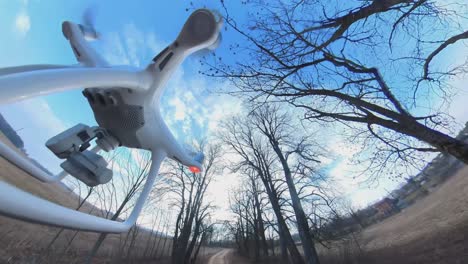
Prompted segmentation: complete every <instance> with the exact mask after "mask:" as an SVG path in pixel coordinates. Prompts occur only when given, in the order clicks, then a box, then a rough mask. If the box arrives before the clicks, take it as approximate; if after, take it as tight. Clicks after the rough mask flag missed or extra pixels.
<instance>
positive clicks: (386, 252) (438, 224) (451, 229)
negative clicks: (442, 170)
mask: <svg viewBox="0 0 468 264" xmlns="http://www.w3.org/2000/svg"><path fill="white" fill-rule="evenodd" d="M357 238H358V239H357V240H358V241H359V244H360V247H361V249H362V251H361V252H360V251H359V250H358V247H357V245H356V244H355V243H354V242H353V241H352V240H348V241H347V242H345V243H340V244H339V246H335V247H333V248H332V249H330V250H325V249H321V255H322V259H323V260H324V262H323V263H466V260H467V259H468V167H464V168H463V169H461V170H460V171H458V172H457V173H456V174H455V175H454V176H453V177H451V178H449V179H448V180H447V181H446V182H444V183H443V184H442V185H441V186H439V187H438V188H437V189H436V190H434V192H433V193H431V194H430V195H428V196H426V197H424V198H423V199H421V200H419V201H417V202H416V203H415V204H413V205H412V206H410V207H408V208H406V209H405V210H403V211H402V212H401V213H399V214H396V215H394V216H392V217H390V218H388V219H385V220H384V221H382V222H380V223H377V224H375V225H372V226H370V227H368V228H366V229H364V230H363V231H362V232H361V233H359V234H357Z"/></svg>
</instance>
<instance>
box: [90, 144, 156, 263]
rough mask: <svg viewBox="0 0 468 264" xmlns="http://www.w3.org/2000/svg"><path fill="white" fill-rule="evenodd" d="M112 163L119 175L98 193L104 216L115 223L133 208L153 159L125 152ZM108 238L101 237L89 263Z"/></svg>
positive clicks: (103, 235)
mask: <svg viewBox="0 0 468 264" xmlns="http://www.w3.org/2000/svg"><path fill="white" fill-rule="evenodd" d="M111 163H112V165H111V166H118V168H116V169H115V170H114V171H118V172H119V173H118V174H119V175H115V176H114V178H113V179H112V180H111V182H110V183H108V184H106V185H104V186H99V187H97V189H96V192H97V196H98V198H99V200H100V201H101V206H100V207H101V208H102V209H104V210H103V213H104V216H105V217H108V218H109V217H110V219H111V220H114V221H115V220H118V219H119V217H120V216H122V215H123V214H125V213H126V212H127V210H128V209H129V208H131V205H132V201H133V200H134V199H133V198H134V197H136V195H137V194H138V192H139V191H140V189H141V187H142V186H143V184H144V182H145V179H146V177H147V175H148V172H149V168H150V165H151V158H150V153H148V152H131V151H128V150H125V151H121V152H120V154H119V156H117V157H115V158H114V159H112V160H111ZM117 177H118V179H116V178H117ZM135 232H136V231H135ZM106 237H107V233H102V234H100V235H99V237H98V240H97V241H96V242H95V244H94V246H93V248H92V250H91V251H90V253H89V254H88V256H87V262H88V263H90V262H91V261H92V259H93V257H94V256H95V255H96V253H97V252H98V250H99V248H100V247H101V245H102V243H103V242H104V240H105V238H106Z"/></svg>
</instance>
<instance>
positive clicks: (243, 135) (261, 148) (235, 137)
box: [220, 117, 304, 263]
mask: <svg viewBox="0 0 468 264" xmlns="http://www.w3.org/2000/svg"><path fill="white" fill-rule="evenodd" d="M220 138H221V139H222V141H223V142H224V143H225V144H226V145H227V146H228V147H229V148H230V149H231V151H233V152H234V153H235V154H237V155H239V156H240V157H241V160H240V161H239V162H234V163H233V164H232V169H233V170H234V171H238V170H244V171H245V170H247V171H248V170H253V171H254V172H255V173H256V174H257V175H258V177H259V178H260V180H261V181H262V183H263V186H264V188H265V191H266V193H267V195H268V199H269V201H270V203H271V206H272V209H273V212H274V213H275V216H276V219H277V222H278V230H279V232H280V237H281V240H282V241H284V243H285V245H287V248H288V251H289V255H290V257H291V260H292V262H293V263H304V259H303V258H302V256H301V255H300V253H299V251H298V249H297V246H296V244H295V242H294V240H293V238H292V235H291V232H290V229H289V227H288V225H287V222H286V219H285V216H284V215H283V211H282V207H281V202H280V199H281V196H282V193H283V191H284V189H283V188H281V182H280V181H278V177H277V176H278V175H277V173H276V171H277V169H278V166H277V165H278V164H277V160H278V159H277V158H276V157H275V154H274V152H273V150H272V148H271V146H270V145H269V143H268V141H266V140H265V138H264V137H262V136H261V134H260V133H259V131H258V130H256V128H255V124H254V122H252V121H251V119H250V118H246V117H235V118H232V119H231V120H227V121H226V122H224V123H223V132H222V133H221V135H220Z"/></svg>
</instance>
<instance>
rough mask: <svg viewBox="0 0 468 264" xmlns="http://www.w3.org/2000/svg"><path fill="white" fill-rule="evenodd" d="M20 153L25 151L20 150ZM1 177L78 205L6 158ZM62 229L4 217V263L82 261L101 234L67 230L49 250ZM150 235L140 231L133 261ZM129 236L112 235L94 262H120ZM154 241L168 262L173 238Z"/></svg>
mask: <svg viewBox="0 0 468 264" xmlns="http://www.w3.org/2000/svg"><path fill="white" fill-rule="evenodd" d="M0 140H1V141H3V142H6V143H7V144H8V145H9V146H10V147H12V148H14V147H13V145H12V144H11V143H10V142H9V141H8V140H7V139H6V138H5V136H4V135H3V134H0ZM18 152H19V153H21V152H20V151H19V150H18ZM21 154H22V153H21ZM0 180H3V181H5V182H7V183H9V184H12V185H15V186H17V187H19V188H21V189H23V190H26V191H28V192H31V193H33V194H35V195H37V196H40V197H42V198H45V199H47V200H49V201H52V202H55V203H58V204H61V205H63V206H66V207H69V208H75V207H76V206H77V204H78V198H77V196H76V195H75V194H74V193H72V192H70V191H69V190H67V189H65V188H64V187H63V186H62V185H59V184H44V183H41V182H40V181H38V180H36V179H34V178H32V177H31V176H29V175H28V174H27V173H25V172H24V171H22V170H20V169H19V168H17V167H16V166H14V165H12V164H11V163H9V162H8V161H6V160H4V159H3V158H0ZM91 208H92V205H90V204H86V205H85V206H83V207H82V211H86V212H88V211H90V209H91ZM58 231H60V228H55V227H48V226H43V225H37V224H30V223H27V222H23V221H19V220H14V219H10V218H7V217H3V216H0V263H82V262H83V260H84V258H85V256H86V255H87V253H88V252H89V250H90V249H91V248H92V246H93V244H94V242H95V241H96V240H97V237H98V234H96V233H92V232H79V233H76V232H75V231H72V230H67V231H64V232H63V233H62V235H61V236H60V237H59V239H58V240H57V241H56V242H55V243H54V244H53V246H52V247H51V249H50V250H48V251H45V248H46V247H47V245H48V244H49V243H50V241H52V239H53V238H54V236H55V235H56V234H57V232H58ZM75 235H76V237H75V238H74V239H73V242H72V243H71V244H70V245H69V246H68V244H69V241H70V240H71V239H72V238H73V237H74V236H75ZM149 235H150V233H149V232H145V231H142V232H139V233H138V236H137V239H136V240H135V241H136V242H135V246H134V247H133V249H132V256H134V257H132V261H134V262H138V263H140V262H143V261H145V259H144V258H143V257H142V255H143V252H144V251H145V248H147V244H148V243H147V242H148V241H149ZM126 237H127V233H125V234H119V235H116V234H113V235H109V236H108V237H107V238H106V240H105V242H104V244H103V245H102V247H101V248H100V250H99V252H98V257H97V258H96V261H95V262H94V263H108V262H119V260H118V259H117V258H116V256H119V254H120V253H122V249H121V245H122V244H123V241H124V240H125V238H126ZM151 240H152V241H158V242H156V244H157V245H159V248H158V249H157V250H155V251H157V254H156V255H157V256H160V258H159V259H158V263H167V260H168V258H169V254H170V249H171V246H172V240H171V239H167V241H166V243H164V240H165V238H162V237H159V236H158V237H156V236H153V237H152V238H151ZM159 241H160V242H159ZM164 244H165V245H164ZM163 245H164V247H163ZM216 251H218V250H217V249H210V248H203V249H202V250H201V252H200V254H201V257H205V258H206V257H207V256H209V255H210V254H213V253H214V252H216ZM147 255H148V254H147ZM204 255H205V256H204ZM154 260H155V259H154V258H152V259H151V261H154ZM129 261H130V260H128V259H126V260H123V261H122V260H120V262H124V263H128V262H129ZM147 261H149V260H148V259H147Z"/></svg>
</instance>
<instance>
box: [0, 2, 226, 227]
mask: <svg viewBox="0 0 468 264" xmlns="http://www.w3.org/2000/svg"><path fill="white" fill-rule="evenodd" d="M219 25H220V21H218V20H217V18H216V17H215V15H214V14H213V13H212V12H210V11H209V10H206V9H199V10H196V11H195V12H193V13H192V14H191V16H190V17H189V18H188V20H187V21H186V23H185V24H184V26H183V28H182V31H181V32H180V33H179V35H178V37H177V39H176V40H175V41H174V42H173V43H172V44H170V45H169V46H168V47H167V48H165V49H164V50H163V51H161V52H160V53H159V54H158V55H157V56H156V57H155V58H154V59H153V61H152V62H151V63H150V64H149V65H148V66H147V67H146V68H145V69H141V70H140V69H130V68H116V67H111V66H109V65H108V64H107V62H106V61H105V60H104V59H102V58H101V57H100V56H99V54H97V53H96V52H95V51H94V50H93V49H91V48H90V47H89V46H88V45H87V39H94V38H96V37H97V36H98V34H97V33H96V31H95V30H94V29H93V28H89V27H87V26H83V25H78V24H74V23H71V22H64V23H63V25H62V32H63V34H64V36H65V37H66V38H67V39H68V40H69V42H70V45H71V47H72V49H73V52H74V54H75V56H76V57H77V59H78V61H79V62H80V65H79V66H58V65H32V66H20V67H12V68H6V69H0V88H3V89H0V93H1V94H2V95H3V96H0V102H12V101H16V100H21V99H25V98H30V97H34V96H39V95H45V94H50V93H54V92H60V91H65V90H69V89H76V88H79V87H83V88H85V89H84V90H83V95H84V96H85V97H86V98H87V100H88V102H89V104H90V106H91V109H92V110H93V113H94V117H95V119H96V122H97V123H98V125H99V126H98V127H89V126H86V125H82V124H79V125H77V126H74V127H72V128H70V129H69V130H67V131H64V132H63V133H61V134H59V135H57V136H56V137H53V138H52V139H50V140H49V141H48V142H47V143H46V145H47V147H48V148H49V149H50V150H51V151H53V152H54V153H55V154H56V155H57V157H59V158H61V159H65V162H64V163H62V165H61V166H62V168H63V169H64V170H65V171H66V172H68V173H69V174H71V175H72V176H74V177H76V178H78V179H79V180H81V181H82V182H84V183H86V184H87V185H89V186H95V185H98V184H104V183H106V182H107V181H109V180H110V179H111V178H112V171H110V170H109V169H107V168H106V165H107V164H106V163H105V161H104V160H103V159H102V157H100V156H99V155H98V154H96V153H95V152H97V151H98V150H100V149H103V150H105V151H111V150H113V149H114V148H116V147H119V146H125V147H129V148H138V149H145V150H149V151H151V152H152V164H151V168H150V171H149V173H148V174H149V175H148V179H147V182H146V184H145V186H144V188H143V190H142V192H141V194H140V197H139V198H138V200H137V202H136V204H135V207H134V209H133V211H132V213H131V214H130V216H129V218H128V219H127V220H126V221H125V222H115V221H110V220H106V219H102V218H99V217H95V216H91V215H87V214H84V213H81V212H77V211H74V210H71V209H67V208H64V207H61V206H59V205H56V204H53V203H50V202H48V201H45V200H42V199H40V198H37V197H35V196H32V195H30V194H27V193H24V192H22V191H20V190H18V189H16V188H14V187H12V186H9V185H7V184H5V183H0V201H1V202H0V213H1V214H5V215H9V216H12V217H15V218H20V219H24V220H28V221H32V222H39V223H45V224H49V225H56V226H62V227H65V228H73V229H82V230H90V231H98V232H109V233H112V232H124V231H126V230H128V229H129V228H130V227H131V226H132V225H133V224H134V223H135V221H136V219H137V217H138V215H139V214H140V212H141V209H142V207H143V204H144V202H145V200H146V198H147V197H148V195H149V192H150V191H151V188H152V185H153V183H154V180H155V177H156V175H157V174H158V171H159V167H160V164H161V162H162V161H163V160H164V159H165V157H169V158H171V159H174V160H176V161H178V162H180V163H182V164H183V165H186V166H189V168H190V170H191V171H192V172H200V171H201V166H202V164H201V163H202V161H203V155H202V154H198V155H194V153H188V152H187V150H185V149H184V148H182V147H181V146H180V145H179V144H178V143H177V141H176V139H175V138H174V136H173V135H172V133H171V132H170V130H169V129H168V127H167V125H166V123H165V122H164V120H163V119H162V117H161V114H160V110H159V102H160V98H161V95H162V93H163V89H164V85H165V84H166V82H167V80H168V79H169V77H170V75H171V74H172V73H173V72H174V71H175V70H176V69H177V67H179V66H180V64H181V63H182V62H183V60H184V59H185V58H186V57H187V56H189V55H190V54H192V53H193V52H196V51H198V50H202V49H206V48H209V47H212V46H213V45H216V44H217V41H218V39H219V34H220V32H219V30H220V27H219ZM15 88H16V89H15ZM94 139H96V145H97V146H96V147H95V148H94V149H92V150H88V148H89V147H90V142H91V141H92V140H94ZM0 155H1V156H2V157H4V158H6V159H7V160H9V161H10V162H12V163H14V164H16V165H17V166H19V167H21V168H23V169H24V170H26V171H27V172H29V173H30V174H31V175H32V176H33V177H35V178H37V179H39V180H41V181H44V182H53V181H57V180H60V179H62V178H63V177H64V175H65V173H61V174H60V175H58V176H56V177H53V176H50V175H46V174H44V173H43V172H40V170H38V169H37V168H34V166H31V164H28V162H27V161H26V160H25V159H24V158H22V157H21V156H19V155H18V154H16V153H15V152H14V151H11V150H9V149H8V147H6V146H5V145H4V144H2V143H0ZM12 197H15V199H11V198H12Z"/></svg>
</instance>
